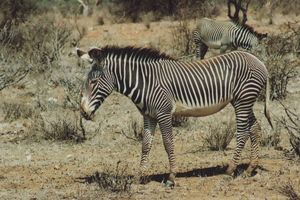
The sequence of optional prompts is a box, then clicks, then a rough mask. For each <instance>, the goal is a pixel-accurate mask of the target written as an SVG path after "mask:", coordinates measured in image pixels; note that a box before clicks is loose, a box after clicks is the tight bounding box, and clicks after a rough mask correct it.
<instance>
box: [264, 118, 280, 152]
mask: <svg viewBox="0 0 300 200" xmlns="http://www.w3.org/2000/svg"><path fill="white" fill-rule="evenodd" d="M281 131H282V125H281V123H278V122H277V123H276V125H275V128H274V130H273V131H272V132H271V133H265V134H263V135H262V137H261V138H260V146H262V147H274V148H275V149H279V148H280V146H279V143H280V141H281V139H280V135H281Z"/></svg>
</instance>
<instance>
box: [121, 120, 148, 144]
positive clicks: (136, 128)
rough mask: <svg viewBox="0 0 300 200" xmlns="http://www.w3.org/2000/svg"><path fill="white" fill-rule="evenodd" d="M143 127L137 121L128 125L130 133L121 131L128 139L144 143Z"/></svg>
mask: <svg viewBox="0 0 300 200" xmlns="http://www.w3.org/2000/svg"><path fill="white" fill-rule="evenodd" d="M143 131H144V128H143V126H142V125H141V124H140V123H138V122H137V121H135V120H132V121H131V122H130V124H129V125H128V131H126V132H128V133H126V132H125V131H124V130H122V131H121V134H122V135H124V136H125V137H126V138H128V139H131V140H134V141H137V142H141V141H143Z"/></svg>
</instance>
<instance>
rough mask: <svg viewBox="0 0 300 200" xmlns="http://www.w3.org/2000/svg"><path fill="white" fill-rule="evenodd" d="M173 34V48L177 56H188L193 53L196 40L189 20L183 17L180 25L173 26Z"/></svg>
mask: <svg viewBox="0 0 300 200" xmlns="http://www.w3.org/2000/svg"><path fill="white" fill-rule="evenodd" d="M172 36H173V42H172V48H173V49H174V51H175V55H176V56H187V55H190V54H192V53H193V51H194V48H193V44H194V42H193V37H192V32H191V30H190V28H189V24H188V21H187V20H185V19H182V20H180V21H179V24H178V25H176V26H174V27H173V30H172Z"/></svg>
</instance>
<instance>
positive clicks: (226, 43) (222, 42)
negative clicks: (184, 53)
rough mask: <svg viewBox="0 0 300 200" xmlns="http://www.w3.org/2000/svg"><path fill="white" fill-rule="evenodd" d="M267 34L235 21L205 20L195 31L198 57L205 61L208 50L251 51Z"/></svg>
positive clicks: (194, 38) (223, 51)
mask: <svg viewBox="0 0 300 200" xmlns="http://www.w3.org/2000/svg"><path fill="white" fill-rule="evenodd" d="M264 37H267V34H261V33H257V32H255V31H254V30H253V28H252V27H250V26H248V25H246V24H244V25H242V24H239V23H237V22H233V21H217V20H213V19H208V18H203V19H201V20H200V21H199V23H198V25H197V27H196V28H195V30H193V40H194V43H195V44H196V56H197V58H201V59H203V58H204V56H205V54H206V52H207V50H208V48H213V49H220V53H225V51H226V50H227V49H231V50H236V49H237V48H238V47H242V48H244V49H247V50H250V49H251V48H252V47H254V46H256V45H257V44H258V41H259V40H261V39H262V38H264Z"/></svg>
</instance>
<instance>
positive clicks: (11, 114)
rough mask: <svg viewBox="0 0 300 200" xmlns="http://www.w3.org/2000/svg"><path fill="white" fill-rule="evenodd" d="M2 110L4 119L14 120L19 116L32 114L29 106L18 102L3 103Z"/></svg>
mask: <svg viewBox="0 0 300 200" xmlns="http://www.w3.org/2000/svg"><path fill="white" fill-rule="evenodd" d="M2 110H3V113H4V120H8V121H14V120H17V119H20V118H24V119H27V118H31V117H32V116H33V114H34V109H33V108H32V107H31V106H28V105H24V104H20V103H6V102H5V103H3V105H2Z"/></svg>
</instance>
